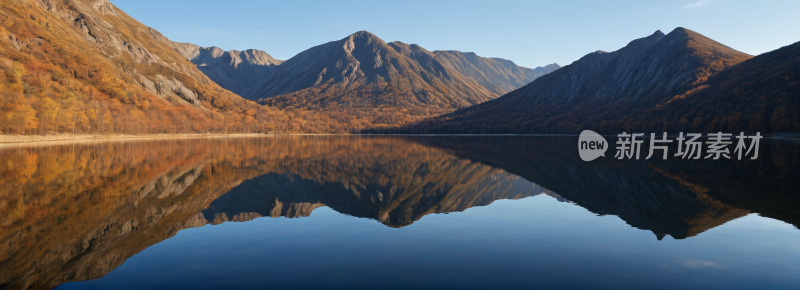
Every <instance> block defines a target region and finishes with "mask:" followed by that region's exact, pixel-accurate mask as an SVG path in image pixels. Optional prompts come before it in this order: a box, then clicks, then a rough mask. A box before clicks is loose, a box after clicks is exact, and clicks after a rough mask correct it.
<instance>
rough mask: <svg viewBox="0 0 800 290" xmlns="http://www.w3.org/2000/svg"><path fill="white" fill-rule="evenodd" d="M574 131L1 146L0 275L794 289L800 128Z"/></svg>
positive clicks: (244, 284) (218, 284) (799, 233)
mask: <svg viewBox="0 0 800 290" xmlns="http://www.w3.org/2000/svg"><path fill="white" fill-rule="evenodd" d="M577 138H578V137H576V136H358V135H351V136H347V135H344V136H336V135H327V136H267V137H241V138H205V139H204V138H194V139H162V140H139V141H136V140H129V141H119V140H117V141H113V140H109V141H92V142H88V141H87V142H73V143H58V144H50V145H48V144H27V145H19V146H5V147H0V160H2V162H0V288H2V289H51V288H56V289H146V288H150V289H232V288H242V289H264V288H277V289H284V288H293V289H297V288H323V287H324V288H347V289H375V288H383V289H407V288H437V289H441V288H447V289H464V288H500V287H502V288H532V287H539V288H567V289H574V288H606V289H626V288H627V289H641V288H650V289H681V288H683V289H698V288H715V289H720V288H724V289H752V288H759V289H786V288H799V287H800V275H798V273H800V230H799V229H798V225H800V142H798V141H792V140H778V139H764V140H762V141H761V144H760V149H759V157H758V159H756V160H751V159H749V158H748V159H744V160H727V159H722V160H711V159H700V160H687V159H680V158H672V157H671V158H668V159H667V160H660V159H650V160H644V159H642V160H628V159H624V160H618V159H614V158H612V156H613V150H614V148H611V150H609V151H608V153H610V154H608V153H607V155H606V157H605V158H603V157H601V158H599V159H597V160H594V161H591V162H584V161H582V160H581V159H580V157H579V155H578V150H576V148H577V143H578V141H577V140H578V139H577ZM611 139H612V138H609V140H611ZM610 145H612V146H613V143H610ZM645 150H646V149H645ZM646 152H647V151H644V153H645V154H643V157H644V156H646V155H647V154H646ZM671 152H674V151H671Z"/></svg>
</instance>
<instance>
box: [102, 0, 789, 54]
mask: <svg viewBox="0 0 800 290" xmlns="http://www.w3.org/2000/svg"><path fill="white" fill-rule="evenodd" d="M110 1H111V2H112V3H113V4H114V5H116V6H117V7H118V8H120V9H122V10H123V11H125V12H126V13H127V14H128V15H130V16H132V17H134V18H136V19H137V20H139V21H140V22H142V23H143V24H145V25H147V26H150V27H153V28H155V29H156V30H158V31H160V32H161V33H162V34H164V35H165V36H166V37H168V38H169V39H171V40H173V41H178V42H190V43H194V44H198V45H200V46H217V47H220V48H223V49H225V50H233V49H235V50H244V49H250V48H255V49H260V50H264V51H266V52H267V53H269V54H270V55H272V56H273V57H274V58H277V59H281V60H286V59H289V58H291V57H292V56H294V55H296V54H298V53H300V52H302V51H303V50H306V49H308V48H311V47H313V46H316V45H320V44H323V43H326V42H329V41H335V40H339V39H342V38H345V37H346V36H348V35H350V34H352V33H354V32H356V31H359V30H366V31H369V32H372V33H374V34H375V35H377V36H378V37H380V38H381V39H383V40H384V41H386V42H390V41H402V42H405V43H409V44H418V45H420V46H422V47H424V48H425V49H428V50H430V51H433V50H460V51H464V52H466V51H471V52H475V53H477V54H478V55H480V56H483V57H500V58H505V59H509V60H512V61H514V62H515V63H517V64H518V65H522V66H526V67H537V66H542V65H547V64H550V63H558V64H560V65H562V66H563V65H567V64H570V63H572V62H573V61H575V60H577V59H579V58H580V57H582V56H584V55H586V54H588V53H590V52H593V51H597V50H605V51H614V50H617V49H619V48H622V47H623V46H625V45H626V44H627V43H628V42H630V41H631V40H634V39H636V38H641V37H645V36H648V35H650V34H653V32H655V31H656V30H661V31H663V32H664V33H669V32H670V31H672V30H673V29H675V28H676V27H684V28H688V29H691V30H694V31H696V32H699V33H701V34H703V35H705V36H707V37H710V38H712V39H714V40H716V41H718V42H721V43H723V44H725V45H728V46H730V47H732V48H734V49H737V50H739V51H742V52H745V53H749V54H753V55H756V54H761V53H764V52H767V51H771V50H774V49H777V48H780V47H782V46H785V45H789V44H792V43H794V42H797V41H800V16H798V15H800V14H798V13H799V12H800V1H796V0H789V1H733V0H687V1H498V0H492V1H469V0H459V1H437V0H427V1H415V0H402V1H398V0H395V1H348V0H344V1H342V0H337V1H297V0H293V1H263V0H226V1H210V0H110Z"/></svg>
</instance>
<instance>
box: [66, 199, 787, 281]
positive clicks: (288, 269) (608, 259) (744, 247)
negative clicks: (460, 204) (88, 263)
mask: <svg viewBox="0 0 800 290" xmlns="http://www.w3.org/2000/svg"><path fill="white" fill-rule="evenodd" d="M797 241H800V230H798V229H796V228H795V227H794V226H791V225H789V224H787V223H784V222H781V221H777V220H773V219H769V218H763V217H760V216H757V215H755V214H750V215H748V216H745V217H742V218H739V219H736V220H732V221H729V222H727V223H726V224H724V225H721V226H718V227H715V228H712V229H710V230H708V231H706V232H704V233H702V234H700V235H697V236H694V237H691V238H688V239H683V240H674V239H672V238H671V237H669V236H667V237H666V238H664V240H662V241H658V240H656V237H655V236H654V235H653V233H652V232H650V231H646V230H638V229H634V228H632V227H631V226H629V225H627V224H626V223H625V222H624V221H623V220H621V219H620V218H618V217H616V216H613V215H607V216H596V215H595V214H593V213H591V212H589V211H587V210H586V209H584V208H582V207H579V206H576V205H573V204H570V203H563V202H558V201H556V200H555V199H553V198H551V197H548V196H545V195H538V196H535V197H531V198H525V199H521V200H516V201H515V200H498V201H495V202H494V203H493V204H491V205H489V206H485V207H474V208H470V209H467V210H466V211H464V212H461V213H450V214H431V215H427V216H425V217H423V218H422V219H421V220H419V221H417V222H415V223H414V224H413V225H410V226H407V227H403V228H399V229H398V228H390V227H387V226H385V225H383V224H381V223H379V222H377V221H375V220H372V219H365V218H355V217H351V216H346V215H343V214H340V213H338V212H335V211H333V210H331V209H329V208H327V207H323V208H318V209H316V210H314V211H313V213H312V214H311V216H310V217H305V218H295V219H287V218H257V219H255V220H252V221H249V222H243V223H236V222H228V223H223V224H220V225H213V226H212V225H206V226H204V227H201V228H192V229H186V230H182V231H180V232H179V233H178V234H177V235H176V236H175V237H173V238H170V239H167V240H165V241H163V242H161V243H158V244H156V245H153V246H151V247H149V248H147V249H146V250H144V251H143V252H141V253H139V254H137V255H135V256H133V257H131V258H130V259H128V260H127V261H126V262H125V263H124V264H123V265H122V266H120V267H119V268H117V269H116V270H114V271H112V272H111V273H109V274H108V275H106V276H105V277H102V278H100V279H98V280H93V281H85V282H76V283H68V284H64V285H61V286H60V287H58V289H87V288H88V289H108V288H114V289H141V288H144V287H155V288H165V289H166V288H169V289H174V288H187V289H197V288H215V289H217V288H224V287H226V286H229V287H234V286H235V287H245V288H247V287H251V288H259V289H261V288H291V287H325V288H332V287H339V288H394V287H396V288H408V287H420V288H424V287H430V288H471V287H475V288H487V287H497V286H500V285H502V286H504V287H508V286H512V287H513V286H518V287H523V286H525V287H527V286H532V285H533V286H542V287H547V288H584V287H591V288H703V287H713V288H727V289H730V288H761V289H764V288H788V287H797V286H798V285H800V277H799V276H797V273H800V263H798V262H797V261H800V243H798V242H797Z"/></svg>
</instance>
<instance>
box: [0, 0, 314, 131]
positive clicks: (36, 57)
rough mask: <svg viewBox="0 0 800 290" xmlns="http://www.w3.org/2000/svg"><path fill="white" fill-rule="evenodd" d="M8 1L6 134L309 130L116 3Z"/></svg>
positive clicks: (1, 30)
mask: <svg viewBox="0 0 800 290" xmlns="http://www.w3.org/2000/svg"><path fill="white" fill-rule="evenodd" d="M0 5H1V6H2V8H3V9H2V10H0V21H2V23H3V25H2V26H0V92H2V94H0V104H2V105H3V107H2V108H0V110H2V112H0V113H3V115H4V116H6V117H7V118H2V120H0V130H2V131H3V132H5V133H11V132H15V133H28V134H31V133H37V132H38V133H39V134H47V133H53V132H64V131H67V130H69V132H89V133H99V132H103V133H105V132H116V133H119V132H124V133H131V134H136V133H146V132H150V133H163V132H208V131H213V130H223V129H224V130H228V131H270V130H282V131H292V130H294V131H299V130H301V129H300V127H299V126H294V127H292V124H290V121H291V120H292V119H294V120H296V121H295V123H298V124H299V123H308V122H307V121H303V120H301V119H300V117H299V116H297V115H294V116H292V117H289V116H287V115H286V114H285V113H284V112H283V111H281V110H276V109H273V108H268V107H264V106H260V105H258V104H256V103H254V102H251V101H248V100H243V99H242V98H240V97H239V96H237V95H236V94H233V93H231V92H230V91H228V90H225V89H223V88H221V87H220V86H218V85H217V84H215V83H214V82H213V81H211V80H210V79H209V78H208V77H206V76H205V74H203V72H201V71H200V70H199V69H197V68H196V67H195V65H194V64H193V63H191V62H189V61H187V60H186V57H184V56H183V55H181V54H180V53H178V52H177V51H176V50H175V49H173V42H172V41H170V40H169V39H167V38H166V37H164V36H163V35H161V34H160V33H159V32H158V31H155V30H154V29H152V28H149V27H147V26H145V25H143V24H141V23H139V22H138V21H136V20H135V19H133V18H131V17H130V16H128V15H127V14H125V13H124V12H123V11H121V10H119V9H118V8H117V7H115V6H114V5H113V4H111V3H109V2H108V1H107V0H75V1H66V2H65V1H51V0H22V1H13V0H3V1H0ZM59 112H60V113H59ZM59 116H60V117H59Z"/></svg>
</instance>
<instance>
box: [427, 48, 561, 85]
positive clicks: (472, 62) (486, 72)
mask: <svg viewBox="0 0 800 290" xmlns="http://www.w3.org/2000/svg"><path fill="white" fill-rule="evenodd" d="M433 53H434V54H436V57H437V58H438V59H439V60H441V61H442V62H444V63H445V64H447V65H448V66H450V67H452V68H454V69H455V70H456V71H458V72H460V73H461V74H463V75H465V76H467V77H469V78H472V79H474V80H475V81H477V82H478V83H479V84H481V85H482V86H484V87H485V88H487V89H489V90H490V91H492V92H494V93H495V94H497V95H499V96H502V95H505V94H506V93H508V92H511V91H513V90H516V89H517V88H519V87H522V86H524V85H527V84H528V83H530V82H531V81H533V80H535V79H537V78H539V77H541V76H543V75H546V74H548V73H551V72H553V71H555V70H557V69H559V68H561V66H560V65H558V64H556V63H554V64H549V65H546V66H543V67H541V66H540V67H537V68H534V69H530V68H527V67H521V66H518V65H516V64H515V63H514V62H513V61H510V60H507V59H502V58H486V57H480V56H478V55H477V54H475V53H474V52H460V51H457V50H437V51H434V52H433Z"/></svg>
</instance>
